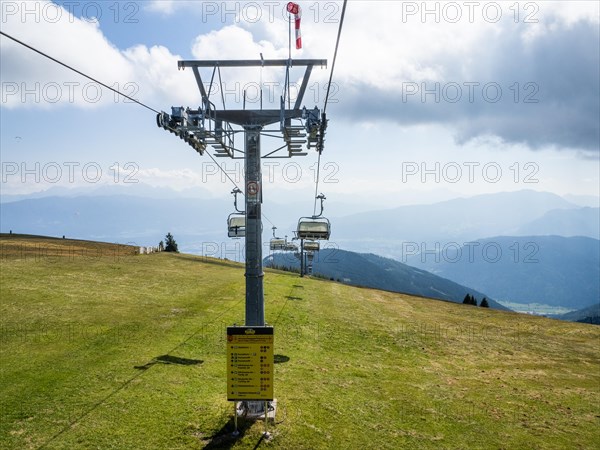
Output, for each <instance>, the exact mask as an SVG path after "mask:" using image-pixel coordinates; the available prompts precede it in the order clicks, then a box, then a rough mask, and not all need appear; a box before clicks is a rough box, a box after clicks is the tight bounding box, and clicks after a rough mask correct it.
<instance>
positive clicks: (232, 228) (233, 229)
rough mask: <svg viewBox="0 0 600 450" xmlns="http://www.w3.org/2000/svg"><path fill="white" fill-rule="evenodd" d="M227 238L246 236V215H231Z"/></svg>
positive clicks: (228, 219)
mask: <svg viewBox="0 0 600 450" xmlns="http://www.w3.org/2000/svg"><path fill="white" fill-rule="evenodd" d="M227 236H229V237H230V238H242V237H244V236H246V216H245V215H244V214H235V213H234V214H230V215H229V217H228V218H227Z"/></svg>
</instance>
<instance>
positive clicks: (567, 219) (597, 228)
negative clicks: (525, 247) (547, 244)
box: [515, 208, 600, 239]
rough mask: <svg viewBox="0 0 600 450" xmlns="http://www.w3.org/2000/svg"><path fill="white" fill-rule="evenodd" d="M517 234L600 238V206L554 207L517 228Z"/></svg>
mask: <svg viewBox="0 0 600 450" xmlns="http://www.w3.org/2000/svg"><path fill="white" fill-rule="evenodd" d="M515 234H516V235H517V236H533V235H536V236H541V235H548V236H550V235H555V236H566V237H569V236H587V237H591V238H594V239H600V208H579V209H553V210H551V211H548V212H547V213H546V214H544V215H543V216H541V217H539V218H538V219H535V220H533V221H531V222H529V223H527V224H525V225H522V226H521V227H519V228H518V229H517V232H516V233H515Z"/></svg>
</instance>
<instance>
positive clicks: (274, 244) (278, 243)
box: [269, 227, 287, 251]
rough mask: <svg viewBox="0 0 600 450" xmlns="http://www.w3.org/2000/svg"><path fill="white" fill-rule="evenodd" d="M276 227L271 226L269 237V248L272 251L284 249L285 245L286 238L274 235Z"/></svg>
mask: <svg viewBox="0 0 600 450" xmlns="http://www.w3.org/2000/svg"><path fill="white" fill-rule="evenodd" d="M276 229H277V227H273V237H272V238H271V241H270V243H269V248H270V249H271V250H272V251H275V250H285V246H286V244H287V242H286V239H281V238H278V237H277V236H275V230H276Z"/></svg>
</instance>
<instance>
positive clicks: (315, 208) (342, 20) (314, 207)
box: [313, 0, 348, 215]
mask: <svg viewBox="0 0 600 450" xmlns="http://www.w3.org/2000/svg"><path fill="white" fill-rule="evenodd" d="M347 3H348V0H344V4H343V5H342V14H341V17H340V26H339V27H338V34H337V39H336V41H335V50H334V51H333V62H332V63H331V73H330V74H329V83H327V92H326V93H325V103H324V104H323V116H325V112H326V111H327V102H328V101H329V89H330V88H331V81H332V80H333V70H334V69H335V61H336V60H337V52H338V48H339V45H340V36H341V35H342V26H343V25H344V16H345V15H346V4H347ZM321 153H322V151H319V157H318V159H317V177H316V180H315V203H314V206H313V215H316V214H317V194H318V192H319V176H320V173H321Z"/></svg>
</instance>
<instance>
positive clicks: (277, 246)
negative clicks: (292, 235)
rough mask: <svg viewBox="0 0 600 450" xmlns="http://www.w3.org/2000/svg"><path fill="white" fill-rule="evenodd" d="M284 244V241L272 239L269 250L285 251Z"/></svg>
mask: <svg viewBox="0 0 600 450" xmlns="http://www.w3.org/2000/svg"><path fill="white" fill-rule="evenodd" d="M285 247H286V242H285V239H279V238H273V239H271V243H270V248H271V250H285Z"/></svg>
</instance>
